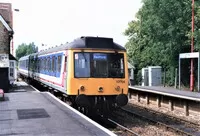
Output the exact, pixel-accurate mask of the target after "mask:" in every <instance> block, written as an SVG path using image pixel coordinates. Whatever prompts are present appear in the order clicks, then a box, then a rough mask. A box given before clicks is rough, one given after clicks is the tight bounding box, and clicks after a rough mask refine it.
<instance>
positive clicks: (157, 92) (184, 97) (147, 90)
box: [129, 87, 200, 101]
mask: <svg viewBox="0 0 200 136" xmlns="http://www.w3.org/2000/svg"><path fill="white" fill-rule="evenodd" d="M129 88H131V89H135V90H139V91H143V92H151V93H155V94H161V95H166V96H171V97H176V98H182V99H188V100H193V101H200V99H199V98H194V97H191V96H181V95H178V94H170V93H165V92H159V91H155V90H150V89H145V88H137V87H129Z"/></svg>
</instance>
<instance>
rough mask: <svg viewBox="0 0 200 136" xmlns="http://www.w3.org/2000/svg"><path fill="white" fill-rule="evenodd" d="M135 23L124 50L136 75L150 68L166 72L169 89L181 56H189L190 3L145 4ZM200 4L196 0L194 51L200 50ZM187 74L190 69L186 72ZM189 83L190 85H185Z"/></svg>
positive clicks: (157, 0)
mask: <svg viewBox="0 0 200 136" xmlns="http://www.w3.org/2000/svg"><path fill="white" fill-rule="evenodd" d="M142 2H143V6H142V7H141V8H140V10H139V11H138V12H137V14H136V20H133V21H131V22H129V23H128V28H127V29H126V30H125V32H124V34H125V35H126V36H128V37H129V41H128V42H127V43H126V45H125V47H126V49H127V51H128V58H129V61H130V62H132V63H134V65H135V67H136V74H137V73H139V72H140V70H141V68H143V67H146V66H149V65H160V66H162V67H163V68H164V69H166V76H167V77H166V79H167V83H168V85H173V83H174V69H175V68H177V67H178V55H179V53H183V52H190V43H191V42H190V41H191V35H192V34H191V14H192V11H191V9H192V7H191V3H192V1H191V0H178V1H174V0H167V1H166V0H143V1H142ZM199 5H200V0H195V26H196V27H195V33H194V36H195V49H196V50H199V48H200V44H199V43H200V40H198V41H197V39H198V38H199V39H200V32H199V30H198V28H199V26H200V17H198V16H200V10H199V8H198V7H199ZM184 70H185V71H186V70H187V67H185V69H184ZM184 70H183V71H184ZM185 82H188V81H185Z"/></svg>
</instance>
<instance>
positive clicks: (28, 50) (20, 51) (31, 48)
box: [16, 42, 38, 59]
mask: <svg viewBox="0 0 200 136" xmlns="http://www.w3.org/2000/svg"><path fill="white" fill-rule="evenodd" d="M36 52H38V47H37V46H36V45H35V44H34V43H33V42H32V43H29V44H25V43H22V44H21V45H19V46H18V48H17V50H16V57H17V59H19V58H21V57H23V56H26V55H29V54H32V53H36Z"/></svg>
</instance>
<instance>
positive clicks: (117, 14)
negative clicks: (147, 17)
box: [0, 0, 141, 48]
mask: <svg viewBox="0 0 200 136" xmlns="http://www.w3.org/2000/svg"><path fill="white" fill-rule="evenodd" d="M0 2H10V3H12V6H13V8H15V9H19V10H20V11H19V12H14V17H13V18H14V32H15V34H14V45H15V48H16V47H17V45H19V44H21V43H30V42H35V44H36V45H37V46H41V44H42V43H43V44H46V45H48V46H54V45H59V44H61V43H66V42H70V41H72V40H73V39H75V38H77V37H80V36H104V37H112V38H114V41H115V42H117V43H119V44H121V45H124V44H125V43H126V42H127V37H125V36H124V35H123V32H124V30H125V29H126V28H127V26H128V22H129V21H131V20H133V19H134V18H135V13H136V12H137V11H138V10H139V8H140V7H141V0H0Z"/></svg>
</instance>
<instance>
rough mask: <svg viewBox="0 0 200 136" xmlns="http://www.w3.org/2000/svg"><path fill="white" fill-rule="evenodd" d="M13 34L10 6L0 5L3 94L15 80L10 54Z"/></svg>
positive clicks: (1, 82) (0, 76)
mask: <svg viewBox="0 0 200 136" xmlns="http://www.w3.org/2000/svg"><path fill="white" fill-rule="evenodd" d="M13 33H14V32H13V30H12V8H11V4H10V3H0V89H3V90H4V92H8V90H9V86H10V84H11V83H12V82H13V81H14V80H15V79H16V58H15V57H14V56H13V55H12V54H11V53H10V51H11V45H12V39H13Z"/></svg>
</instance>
